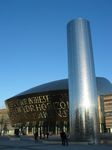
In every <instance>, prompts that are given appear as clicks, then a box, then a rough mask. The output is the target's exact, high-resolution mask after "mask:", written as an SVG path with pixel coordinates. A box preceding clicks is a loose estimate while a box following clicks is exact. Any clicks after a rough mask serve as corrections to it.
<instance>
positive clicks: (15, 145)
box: [0, 136, 112, 150]
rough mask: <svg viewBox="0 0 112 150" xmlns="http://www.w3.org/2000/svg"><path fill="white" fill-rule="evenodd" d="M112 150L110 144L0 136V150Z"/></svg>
mask: <svg viewBox="0 0 112 150" xmlns="http://www.w3.org/2000/svg"><path fill="white" fill-rule="evenodd" d="M66 149H67V150H112V144H97V145H94V144H89V145H88V144H87V143H83V144H82V143H69V145H68V146H62V145H61V141H59V140H57V141H56V140H39V141H38V142H35V141H34V139H33V137H27V136H26V137H20V138H17V137H10V136H1V137H0V150H66Z"/></svg>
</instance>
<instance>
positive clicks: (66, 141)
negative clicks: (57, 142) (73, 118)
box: [60, 131, 68, 146]
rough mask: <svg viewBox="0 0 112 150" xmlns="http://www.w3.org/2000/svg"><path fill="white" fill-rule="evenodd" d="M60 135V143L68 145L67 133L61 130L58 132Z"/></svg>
mask: <svg viewBox="0 0 112 150" xmlns="http://www.w3.org/2000/svg"><path fill="white" fill-rule="evenodd" d="M60 137H61V141H62V145H63V146H65V145H67V146H68V138H67V135H66V133H65V132H64V131H62V132H61V133H60Z"/></svg>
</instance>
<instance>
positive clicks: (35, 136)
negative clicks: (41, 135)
mask: <svg viewBox="0 0 112 150" xmlns="http://www.w3.org/2000/svg"><path fill="white" fill-rule="evenodd" d="M34 139H35V142H38V131H36V132H35V133H34Z"/></svg>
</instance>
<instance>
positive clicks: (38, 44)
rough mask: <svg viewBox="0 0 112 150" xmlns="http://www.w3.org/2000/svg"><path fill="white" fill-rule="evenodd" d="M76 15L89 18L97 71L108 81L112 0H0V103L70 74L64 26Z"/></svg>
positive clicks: (111, 59) (111, 65) (111, 61)
mask: <svg viewBox="0 0 112 150" xmlns="http://www.w3.org/2000/svg"><path fill="white" fill-rule="evenodd" d="M78 17H84V18H87V19H88V20H89V21H90V25H91V34H92V43H93V50H94V62H95V72H96V76H103V77H106V78H108V79H109V80H110V81H111V82H112V1H111V0H0V108H2V107H4V100H5V99H7V98H10V97H12V96H14V95H16V94H18V93H20V92H22V91H25V90H27V89H29V88H31V87H34V86H37V85H40V84H43V83H46V82H49V81H53V80H58V79H62V78H67V77H68V66H67V38H66V37H67V35H66V25H67V23H68V22H69V21H70V20H71V19H75V18H78Z"/></svg>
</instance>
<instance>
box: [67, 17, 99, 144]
mask: <svg viewBox="0 0 112 150" xmlns="http://www.w3.org/2000/svg"><path fill="white" fill-rule="evenodd" d="M67 41H68V75H69V118H70V137H71V140H75V141H88V142H89V141H90V142H97V130H98V129H97V124H98V122H97V120H98V119H97V118H98V117H97V89H96V78H95V70H94V61H93V52H92V42H91V35H90V26H89V22H88V21H87V20H85V19H83V18H78V19H76V20H72V21H70V22H69V23H68V25H67Z"/></svg>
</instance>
